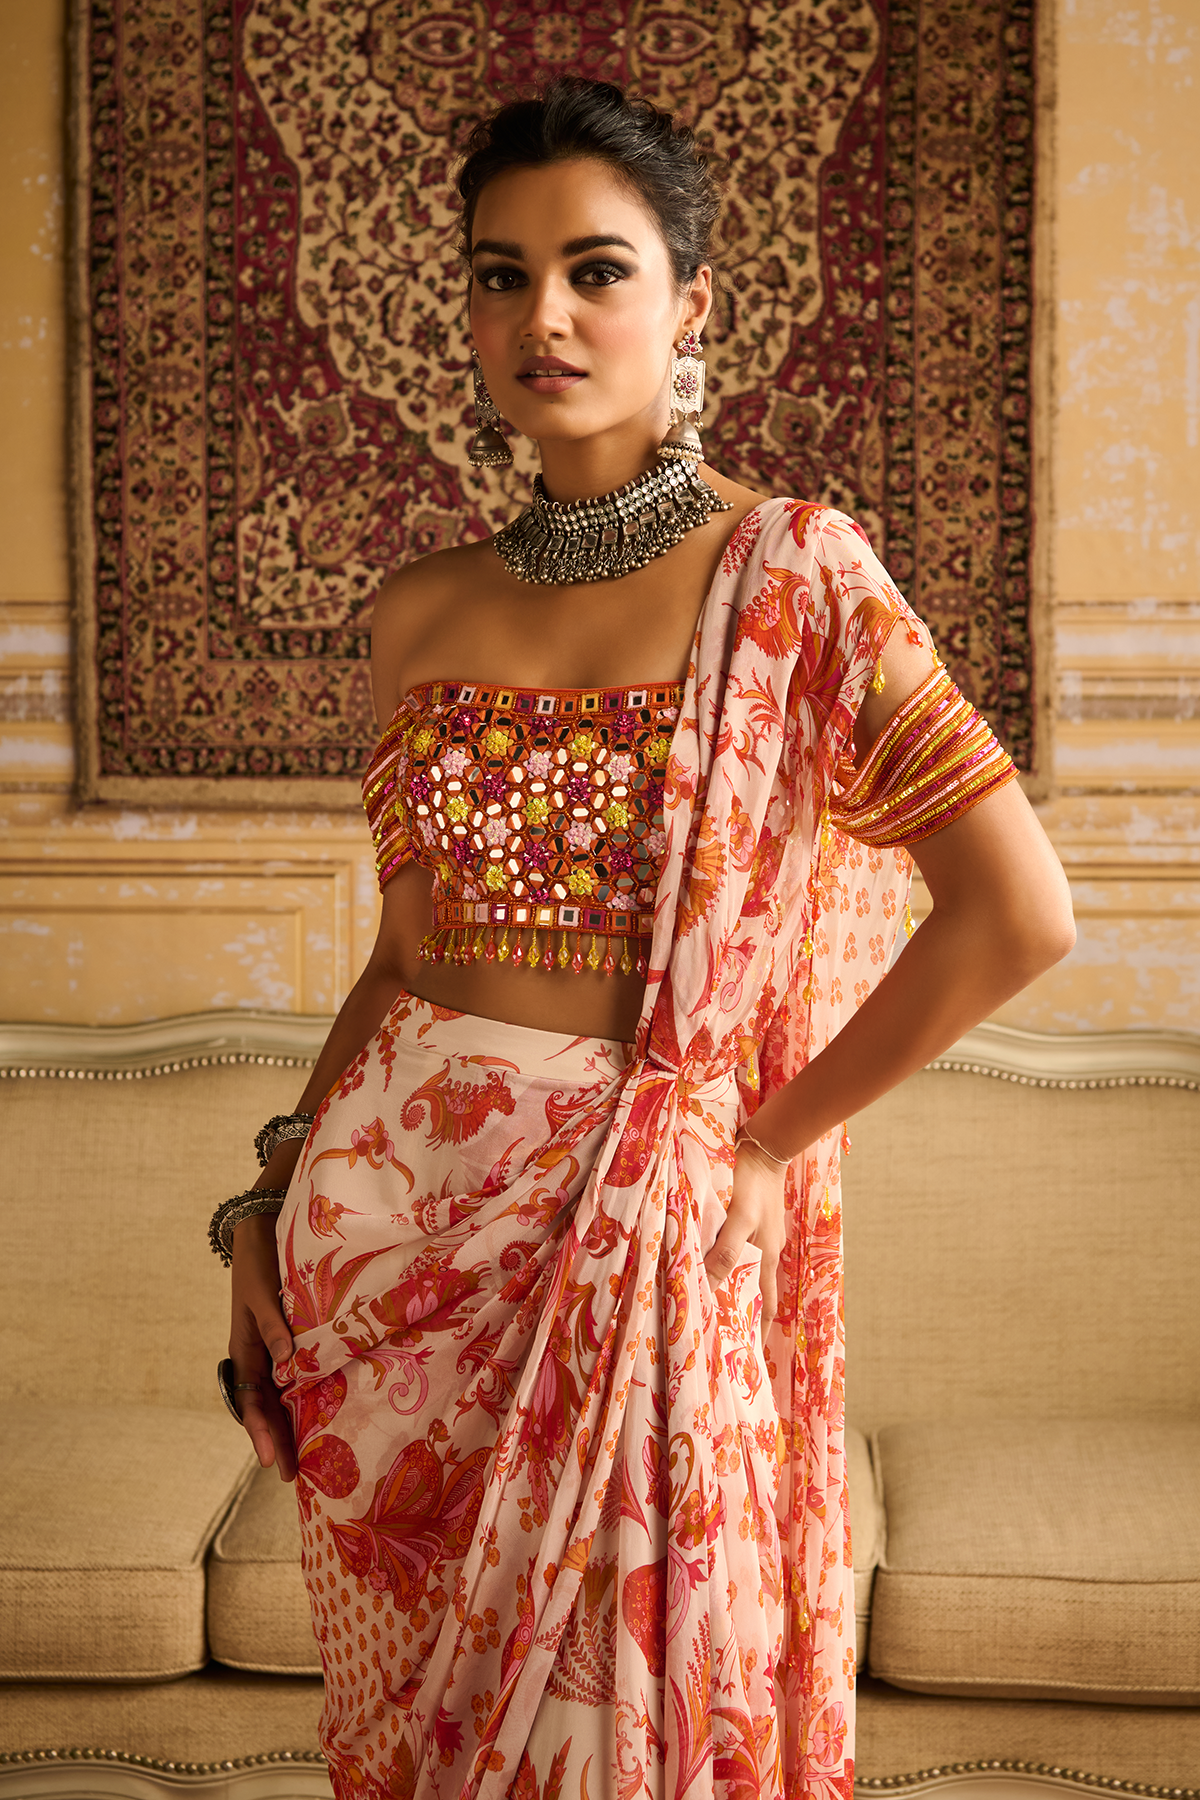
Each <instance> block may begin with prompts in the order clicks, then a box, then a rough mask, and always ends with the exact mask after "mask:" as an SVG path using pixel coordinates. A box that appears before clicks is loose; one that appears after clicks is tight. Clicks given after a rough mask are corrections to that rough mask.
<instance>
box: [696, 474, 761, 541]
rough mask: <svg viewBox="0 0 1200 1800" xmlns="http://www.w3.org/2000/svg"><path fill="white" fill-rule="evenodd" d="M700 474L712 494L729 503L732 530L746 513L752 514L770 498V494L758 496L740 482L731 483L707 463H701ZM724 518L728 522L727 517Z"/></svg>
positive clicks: (752, 489)
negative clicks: (711, 490)
mask: <svg viewBox="0 0 1200 1800" xmlns="http://www.w3.org/2000/svg"><path fill="white" fill-rule="evenodd" d="M700 474H701V477H702V479H703V480H704V481H706V482H707V483H708V485H709V487H710V488H712V489H713V491H714V493H717V494H719V495H720V496H721V498H722V500H727V501H728V502H729V508H730V512H731V513H732V515H733V518H732V521H731V523H732V526H733V528H734V529H736V528H737V526H738V525H740V524H741V522H742V520H743V519H744V518H745V517H746V514H747V513H752V512H753V511H754V509H755V508H756V507H758V506H762V505H764V504H765V502H766V501H768V500H769V499H770V498H771V496H770V494H760V493H758V492H757V491H756V490H755V489H754V488H751V487H746V486H744V485H743V483H742V482H740V481H731V480H730V479H729V478H728V476H726V475H722V474H721V473H720V472H719V470H717V469H714V468H711V467H710V466H709V465H708V464H707V463H701V465H700ZM725 517H726V519H727V522H728V515H725Z"/></svg>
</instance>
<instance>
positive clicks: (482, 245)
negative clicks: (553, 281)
mask: <svg viewBox="0 0 1200 1800" xmlns="http://www.w3.org/2000/svg"><path fill="white" fill-rule="evenodd" d="M609 245H616V246H619V247H620V249H622V250H632V251H633V254H634V255H635V256H636V255H637V249H636V247H635V246H634V245H633V244H631V243H630V242H629V239H628V238H623V237H606V236H603V235H601V236H599V237H581V238H572V239H571V241H570V243H568V244H564V245H563V247H562V253H563V255H564V256H582V255H583V253H584V251H585V250H603V249H604V248H605V247H606V246H609ZM471 255H472V257H476V256H506V257H508V259H509V261H510V262H524V260H525V253H524V251H523V250H522V249H521V246H520V244H510V243H507V242H505V241H504V240H503V239H501V238H479V239H477V241H476V242H475V243H474V244H472V245H471Z"/></svg>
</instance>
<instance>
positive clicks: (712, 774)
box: [277, 500, 994, 1800]
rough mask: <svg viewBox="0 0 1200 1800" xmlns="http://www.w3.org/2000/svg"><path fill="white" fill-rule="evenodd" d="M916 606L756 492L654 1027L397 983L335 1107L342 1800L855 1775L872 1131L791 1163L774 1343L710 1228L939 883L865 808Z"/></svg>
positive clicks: (701, 735)
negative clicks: (405, 991) (848, 1208)
mask: <svg viewBox="0 0 1200 1800" xmlns="http://www.w3.org/2000/svg"><path fill="white" fill-rule="evenodd" d="M898 621H904V623H905V626H906V628H907V629H908V630H910V631H913V632H915V631H917V630H918V629H919V627H918V623H917V621H916V620H915V618H914V616H913V614H912V613H911V612H910V611H909V609H908V608H907V606H906V604H905V603H904V601H903V600H902V599H901V597H900V595H899V594H898V593H897V592H896V590H895V588H894V587H893V586H892V585H891V583H890V581H889V580H888V577H887V575H886V573H885V571H884V570H883V568H882V567H881V565H880V564H879V562H878V561H877V560H876V558H875V557H874V555H873V554H872V552H871V550H870V547H869V546H868V544H867V542H866V540H865V539H864V538H863V536H862V535H861V533H860V532H859V531H858V528H857V527H856V526H855V525H854V524H853V522H852V521H851V520H850V519H848V518H846V517H845V516H844V515H842V514H840V513H837V512H832V511H829V510H827V509H822V508H817V507H813V506H808V505H804V504H802V503H799V502H796V501H791V500H775V501H770V502H768V503H766V504H764V505H763V506H760V507H759V508H758V509H757V510H756V511H754V512H753V513H751V514H750V515H749V516H748V517H747V518H746V519H745V520H744V521H743V523H742V524H741V525H740V526H739V528H738V530H737V531H736V532H735V534H734V536H733V538H732V540H731V541H730V543H729V546H728V548H727V549H726V551H725V554H724V557H723V561H722V564H721V567H720V569H719V571H718V573H717V576H716V578H715V580H714V582H713V585H712V588H711V590H710V592H709V594H708V596H707V598H706V601H705V604H704V607H703V609H702V612H701V615H700V618H699V621H698V626H697V633H696V638H695V646H694V654H693V658H692V662H691V665H690V667H689V670H688V674H687V680H686V682H685V684H684V689H683V695H682V705H681V709H680V713H679V717H678V721H677V723H676V725H675V729H674V734H673V738H672V740H671V744H670V753H669V757H668V759H667V763H666V770H665V777H664V785H663V832H664V834H665V840H666V844H665V853H664V855H663V857H662V861H661V874H660V876H659V881H658V887H657V892H656V895H655V898H654V908H653V935H652V939H651V942H650V950H649V971H648V978H647V984H646V993H645V1003H644V1006H643V1009H642V1013H641V1018H640V1022H639V1025H638V1031H637V1038H636V1042H635V1043H633V1044H632V1045H619V1044H614V1043H609V1042H606V1041H603V1040H599V1039H591V1038H586V1039H577V1038H576V1039H572V1038H568V1037H564V1036H559V1035H557V1034H554V1033H546V1032H540V1031H531V1030H528V1029H525V1028H521V1027H514V1026H508V1025H503V1024H498V1023H496V1022H495V1021H491V1020H485V1019H478V1018H473V1017H470V1016H468V1015H463V1014H456V1013H451V1012H448V1011H446V1009H444V1008H439V1007H435V1006H432V1005H430V1004H429V1003H428V1002H425V1001H421V1000H416V999H414V998H413V997H412V996H411V995H401V996H400V998H399V999H398V1000H397V1002H396V1005H395V1006H394V1008H393V1009H392V1012H391V1013H390V1014H389V1016H388V1018H387V1019H386V1020H385V1022H384V1024H383V1026H382V1027H381V1029H380V1031H379V1032H378V1033H377V1035H376V1036H375V1038H374V1039H373V1040H372V1041H371V1042H370V1043H369V1044H368V1045H367V1046H366V1048H365V1049H364V1050H363V1051H362V1053H361V1054H360V1055H359V1056H358V1058H357V1059H356V1060H355V1062H354V1063H353V1064H352V1065H351V1066H350V1067H349V1068H348V1069H347V1070H346V1071H345V1072H344V1074H343V1075H342V1077H341V1078H340V1080H339V1082H338V1083H337V1084H336V1086H335V1087H334V1088H333V1090H332V1091H331V1093H330V1095H329V1096H328V1098H327V1099H326V1100H325V1102H324V1103H323V1105H322V1107H321V1109H320V1111H319V1113H318V1115H317V1119H316V1122H315V1124H314V1126H313V1129H312V1132H311V1134H310V1137H309V1140H308V1143H307V1145H306V1147H305V1152H304V1155H303V1157H302V1158H301V1161H300V1163H299V1165H298V1167H297V1170H296V1174H295V1177H294V1179H293V1182H292V1185H291V1190H290V1193H289V1196H288V1200H287V1203H286V1205H285V1208H284V1211H283V1212H282V1214H281V1215H280V1219H279V1247H280V1260H281V1271H282V1280H283V1293H284V1304H285V1307H286V1310H287V1313H288V1316H289V1318H290V1320H291V1323H292V1327H293V1331H294V1336H295V1351H294V1355H293V1357H292V1359H291V1361H290V1362H289V1363H288V1364H286V1365H281V1367H280V1368H279V1370H278V1371H277V1377H278V1379H279V1381H280V1383H281V1386H282V1387H283V1389H284V1396H285V1399H286V1402H287V1404H288V1406H289V1408H290V1411H291V1415H292V1418H293V1421H294V1425H295V1431H296V1438H297V1447H298V1454H299V1465H300V1474H299V1480H298V1484H297V1485H298V1493H299V1501H300V1508H301V1516H302V1530H303V1540H304V1569H305V1578H306V1581H307V1584H308V1588H309V1593H310V1598H311V1602H312V1608H313V1618H314V1624H315V1627H316V1631H317V1636H318V1638H319V1640H320V1643H321V1649H322V1655H323V1660H324V1666H325V1685H326V1707H325V1714H324V1719H323V1724H322V1742H323V1745H324V1748H325V1750H326V1754H327V1756H328V1758H329V1763H330V1771H331V1775H332V1778H333V1783H334V1788H335V1792H336V1794H337V1796H338V1800H350V1797H351V1796H357V1795H362V1796H369V1797H370V1800H382V1797H383V1796H388V1797H390V1800H435V1797H436V1800H459V1797H462V1800H468V1797H474V1796H478V1797H480V1800H504V1797H506V1796H510V1795H511V1796H514V1800H576V1797H577V1796H578V1800H609V1797H612V1800H639V1797H640V1796H648V1797H650V1800H683V1797H684V1796H685V1795H686V1796H694V1797H695V1800H707V1797H708V1796H715V1797H716V1800H760V1796H761V1797H762V1800H774V1797H776V1796H784V1795H786V1796H788V1800H802V1797H808V1796H812V1797H814V1800H815V1797H820V1800H826V1797H831V1796H833V1795H840V1796H846V1797H848V1796H849V1795H850V1794H851V1791H852V1783H853V1746H852V1701H853V1687H854V1599H853V1584H852V1569H851V1547H850V1540H849V1526H848V1514H847V1506H846V1477H845V1461H844V1455H843V1389H844V1383H843V1373H844V1365H843V1334H842V1295H841V1214H840V1204H839V1138H840V1132H833V1133H830V1134H829V1135H827V1136H826V1137H824V1138H823V1139H822V1140H821V1141H820V1142H819V1143H816V1144H814V1145H812V1146H811V1148H809V1149H808V1150H807V1151H806V1152H805V1153H804V1155H803V1156H802V1157H800V1158H798V1159H797V1160H796V1161H795V1162H794V1163H793V1164H792V1166H791V1170H790V1172H789V1176H788V1180H787V1190H786V1204H787V1210H788V1236H787V1247H786V1251H785V1254H784V1259H783V1264H782V1266H781V1269H780V1310H779V1315H778V1317H777V1318H776V1319H775V1321H774V1322H773V1323H772V1324H771V1325H770V1326H769V1328H768V1329H767V1330H766V1332H765V1334H763V1333H762V1332H761V1330H760V1318H759V1314H760V1310H761V1303H760V1300H759V1293H758V1281H757V1260H758V1256H757V1252H756V1251H753V1250H752V1249H748V1250H747V1253H746V1259H745V1261H744V1263H743V1265H742V1266H741V1267H740V1268H739V1269H738V1270H736V1271H735V1272H734V1275H733V1277H732V1278H731V1280H730V1281H729V1282H728V1283H727V1284H726V1286H725V1287H724V1288H723V1289H722V1290H721V1291H720V1293H719V1294H717V1295H715V1296H714V1294H713V1292H712V1290H711V1289H710V1287H709V1285H708V1282H707V1279H706V1277H705V1273H704V1267H703V1257H704V1254H705V1252H706V1251H707V1250H708V1249H709V1248H710V1247H711V1245H712V1243H713V1240H714V1239H715V1237H716V1235H717V1232H718V1230H719V1228H720V1225H721V1222H722V1219H723V1217H724V1213H725V1209H726V1206H727V1203H728V1200H729V1197H730V1192H731V1182H732V1168H733V1160H734V1147H733V1146H734V1134H735V1132H736V1130H737V1128H738V1126H739V1124H740V1123H741V1122H742V1121H743V1120H745V1119H746V1118H747V1116H748V1115H749V1114H750V1113H752V1112H753V1110H754V1109H755V1107H756V1106H757V1105H758V1104H759V1101H760V1099H761V1098H762V1097H763V1096H765V1095H766V1094H767V1093H769V1092H770V1091H772V1090H773V1089H775V1088H777V1087H778V1086H780V1085H781V1084H782V1083H784V1082H786V1081H788V1080H789V1079H790V1078H791V1077H792V1076H793V1075H795V1074H796V1073H797V1071H798V1070H799V1069H800V1068H801V1067H802V1066H803V1064H804V1063H805V1061H806V1060H807V1059H808V1058H809V1057H810V1056H811V1055H813V1054H815V1053H816V1052H817V1051H819V1050H820V1049H821V1048H823V1046H824V1045H825V1044H826V1043H827V1042H828V1041H829V1039H830V1038H831V1037H832V1036H833V1035H834V1034H835V1033H836V1032H837V1030H838V1028H839V1025H840V1023H841V1021H842V1019H843V1018H844V1017H846V1016H847V1015H848V1014H849V1013H850V1012H852V1011H853V1010H854V1009H855V1008H856V1007H857V1006H859V1005H861V1003H862V1001H863V1000H864V999H865V998H866V997H867V995H868V994H869V993H870V992H871V990H872V989H873V988H874V986H875V985H876V983H877V982H878V981H879V980H880V978H881V977H882V975H883V973H884V970H885V968H886V965H887V961H888V957H889V954H890V952H891V948H892V943H893V938H894V934H895V931H896V927H897V923H898V920H899V919H900V917H901V915H902V912H903V910H904V907H905V901H906V893H907V880H908V874H909V869H910V863H909V859H908V857H907V854H906V853H905V852H904V851H903V850H899V849H896V848H889V847H887V846H886V845H885V844H882V843H881V842H880V838H881V836H885V835H886V833H885V832H883V831H882V828H881V826H880V817H881V812H880V805H881V803H880V800H879V795H880V793H881V792H882V791H884V789H885V788H886V780H885V781H884V787H883V788H881V787H880V785H879V783H878V782H876V783H875V785H874V786H873V787H872V788H871V792H870V794H869V795H866V796H864V797H863V817H864V818H865V817H867V814H868V813H869V814H870V825H871V830H870V833H869V836H870V838H871V843H870V847H868V846H867V845H864V844H860V843H858V842H856V841H855V840H854V839H852V838H851V837H849V836H848V835H847V832H846V829H844V827H846V826H850V827H853V825H854V820H855V817H856V814H855V812H854V806H853V801H854V796H855V792H856V789H855V786H854V778H853V771H852V770H851V769H850V767H849V765H848V764H847V762H846V761H845V760H844V759H845V756H846V753H847V752H848V749H849V746H850V737H851V732H852V729H853V725H854V720H855V716H856V714H857V711H858V707H859V704H860V702H861V700H862V697H863V694H864V692H865V690H866V688H867V685H868V683H869V682H870V681H871V680H872V677H873V675H874V674H875V671H876V669H877V665H878V660H879V655H880V652H881V650H882V648H883V645H884V643H885V641H886V639H887V636H888V634H889V632H890V631H891V630H892V629H893V628H894V626H895V625H896V624H897V622H898ZM939 703H940V702H939ZM959 704H960V705H962V704H963V703H961V702H960V703H959ZM968 710H969V709H968ZM972 716H973V715H972ZM944 735H945V734H944V733H943V736H944ZM911 736H912V734H909V737H907V738H903V737H902V734H901V736H898V737H897V739H896V742H895V744H890V745H889V748H888V750H887V755H888V756H889V757H890V758H891V759H892V760H891V762H890V763H889V764H888V767H889V768H891V769H892V770H893V775H894V781H895V784H896V793H897V795H898V796H899V798H898V800H897V804H900V801H901V800H902V799H903V797H904V796H905V795H910V794H911V789H912V783H911V781H910V780H909V776H908V775H907V774H906V773H905V771H906V770H908V769H909V764H910V763H911V759H912V757H913V755H914V754H915V752H914V751H913V749H912V744H911V742H910V738H911ZM963 742H964V744H965V745H966V747H965V749H963V751H962V758H964V759H965V766H966V770H967V775H970V772H971V770H972V769H977V768H978V767H981V766H983V764H986V763H987V756H988V754H990V752H985V753H982V755H983V763H982V764H981V763H980V760H979V755H977V754H976V753H975V752H973V751H972V750H971V748H970V744H969V743H967V740H966V739H965V738H964V739H963ZM992 742H993V749H994V741H992ZM905 757H908V758H909V762H908V763H906V762H905V761H904V758H905ZM973 757H974V761H972V758H973ZM964 779H965V777H964ZM979 779H981V780H982V777H980V778H979ZM985 785H986V784H985ZM980 791H982V789H980ZM868 802H869V803H870V804H869V805H868ZM905 803H906V804H907V802H905ZM884 810H885V811H886V807H884ZM927 823H928V822H927ZM918 835H919V833H918ZM532 978H533V979H554V980H558V981H561V982H562V983H563V984H564V986H566V985H567V984H569V983H570V981H571V979H572V976H571V974H570V972H569V971H568V970H564V971H562V972H560V973H557V972H556V973H555V974H554V975H553V976H550V977H547V976H535V977H532Z"/></svg>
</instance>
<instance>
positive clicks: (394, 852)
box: [363, 711, 410, 889]
mask: <svg viewBox="0 0 1200 1800" xmlns="http://www.w3.org/2000/svg"><path fill="white" fill-rule="evenodd" d="M409 729H410V721H409V719H408V718H407V717H406V716H405V714H404V713H403V712H400V711H398V712H397V713H396V716H395V718H394V719H393V720H392V722H391V724H390V725H389V726H388V728H387V730H386V731H385V732H384V734H383V736H382V738H381V739H380V740H379V746H378V748H377V749H376V751H375V754H374V756H373V757H372V758H371V766H370V768H369V769H368V770H367V772H366V774H365V775H364V777H363V805H364V806H365V807H366V809H367V820H368V822H369V824H370V827H371V836H372V838H373V840H374V843H375V872H376V874H377V875H378V877H379V886H380V888H381V889H382V888H383V887H384V885H385V884H386V882H387V881H388V879H389V877H391V876H392V875H394V874H395V873H396V870H397V869H398V868H399V867H400V865H401V863H402V862H404V861H405V860H406V858H407V857H408V855H409V841H408V833H407V832H406V831H405V829H404V823H403V820H402V817H401V815H399V814H398V813H397V811H396V805H395V801H396V769H397V765H398V763H399V762H400V759H401V757H402V755H403V754H404V746H405V739H406V734H407V733H408V731H409Z"/></svg>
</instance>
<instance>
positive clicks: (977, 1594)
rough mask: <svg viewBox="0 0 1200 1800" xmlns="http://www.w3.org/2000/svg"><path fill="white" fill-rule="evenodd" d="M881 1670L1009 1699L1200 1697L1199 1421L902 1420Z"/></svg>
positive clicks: (876, 1599)
mask: <svg viewBox="0 0 1200 1800" xmlns="http://www.w3.org/2000/svg"><path fill="white" fill-rule="evenodd" d="M875 1451H876V1457H877V1466H878V1467H879V1469H880V1473H881V1476H882V1481H883V1493H884V1504H885V1507H886V1511H887V1545H886V1550H885V1554H884V1558H883V1561H882V1563H881V1565H880V1567H879V1569H878V1570H877V1572H876V1576H875V1589H874V1595H873V1602H872V1615H871V1651H870V1668H871V1673H872V1674H873V1675H878V1676H882V1678H883V1679H884V1680H885V1681H889V1682H891V1683H893V1684H894V1685H895V1686H898V1687H906V1688H914V1689H916V1690H918V1691H919V1692H923V1693H934V1694H980V1695H989V1696H993V1697H998V1698H1006V1697H1007V1698H1023V1697H1025V1696H1030V1697H1034V1696H1036V1697H1039V1698H1045V1699H1068V1700H1097V1701H1116V1702H1121V1701H1124V1702H1126V1703H1129V1702H1134V1703H1137V1704H1141V1705H1176V1706H1178V1705H1181V1704H1184V1705H1196V1704H1200V1505H1197V1500H1196V1496H1197V1495H1198V1494H1200V1425H1196V1424H1191V1423H1190V1422H1183V1421H1164V1422H1162V1423H1152V1422H1144V1421H1137V1422H1133V1421H1120V1422H1105V1421H1098V1420H1083V1421H1069V1422H1068V1421H1053V1422H1024V1421H1017V1420H1005V1421H993V1422H990V1423H987V1422H982V1423H977V1422H970V1423H968V1422H960V1423H950V1424H924V1425H900V1426H892V1427H889V1428H887V1429H886V1430H883V1431H880V1432H879V1433H878V1434H877V1436H876V1440H875Z"/></svg>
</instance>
